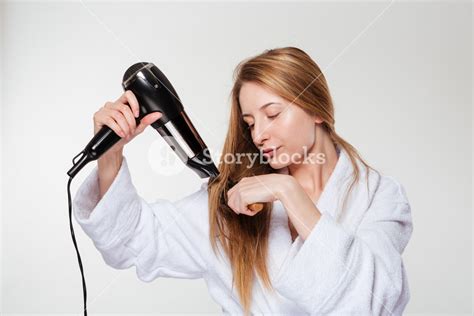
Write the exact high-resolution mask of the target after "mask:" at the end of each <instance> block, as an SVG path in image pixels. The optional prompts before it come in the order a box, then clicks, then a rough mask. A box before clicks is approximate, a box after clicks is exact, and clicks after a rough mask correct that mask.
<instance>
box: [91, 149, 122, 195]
mask: <svg viewBox="0 0 474 316" xmlns="http://www.w3.org/2000/svg"><path fill="white" fill-rule="evenodd" d="M122 160H123V153H122V151H118V152H116V153H106V154H104V155H102V156H101V157H100V158H99V159H98V161H97V165H98V169H99V189H100V198H102V197H103V196H104V194H105V193H106V192H107V190H108V189H109V187H110V185H111V184H112V182H113V181H114V179H115V177H116V176H117V174H118V172H119V170H120V166H121V165H122Z"/></svg>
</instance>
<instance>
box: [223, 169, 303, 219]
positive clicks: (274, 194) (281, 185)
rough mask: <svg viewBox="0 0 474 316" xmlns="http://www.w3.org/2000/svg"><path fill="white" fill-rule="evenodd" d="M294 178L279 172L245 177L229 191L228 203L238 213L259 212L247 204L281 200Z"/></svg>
mask: <svg viewBox="0 0 474 316" xmlns="http://www.w3.org/2000/svg"><path fill="white" fill-rule="evenodd" d="M293 180H294V178H293V177H291V176H290V175H286V174H279V173H271V174H264V175H259V176H252V177H244V178H242V179H241V180H240V181H239V182H238V183H237V184H236V185H234V186H233V187H232V188H231V189H230V190H229V191H228V192H227V204H228V205H229V207H230V208H231V209H232V210H233V211H234V212H235V213H237V214H245V215H248V216H253V215H255V214H257V213H258V212H255V211H252V210H250V209H249V208H248V207H247V205H249V204H254V203H259V202H260V203H265V202H273V201H275V200H279V199H280V198H281V194H282V192H284V190H285V188H286V187H288V185H289V184H291V183H292V181H293Z"/></svg>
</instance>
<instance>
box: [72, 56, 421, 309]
mask: <svg viewBox="0 0 474 316" xmlns="http://www.w3.org/2000/svg"><path fill="white" fill-rule="evenodd" d="M137 110H138V102H137V100H136V98H135V97H134V96H133V94H132V93H131V92H126V93H124V95H122V97H121V98H120V99H118V100H117V101H116V102H114V103H111V102H109V103H107V104H106V105H105V106H104V107H103V108H102V109H101V110H99V111H98V112H97V113H96V114H95V116H94V122H95V131H96V132H97V131H98V130H99V129H100V128H101V127H102V126H103V125H108V126H109V127H111V128H112V129H113V130H114V131H116V132H117V133H118V134H120V133H121V132H123V134H122V135H123V136H124V138H123V139H122V140H121V142H119V143H118V145H116V146H115V147H114V148H113V149H111V150H109V152H107V153H106V154H105V155H104V156H103V157H101V159H99V161H98V167H97V168H95V169H94V170H93V171H92V174H91V175H89V177H88V178H87V179H86V180H85V182H84V183H83V184H82V185H81V187H80V188H79V190H78V192H77V194H76V197H75V199H74V204H75V217H76V220H77V221H78V222H79V223H80V225H81V227H82V228H83V229H84V231H85V232H86V233H87V235H88V236H89V237H90V238H92V239H93V240H94V244H95V246H96V247H97V249H98V250H99V251H100V252H101V254H102V256H103V258H104V260H105V262H106V263H107V264H108V265H110V266H112V267H114V268H117V269H124V268H128V267H131V266H135V267H136V271H137V275H138V277H139V278H140V279H141V280H143V281H146V282H150V281H152V280H154V279H155V278H157V277H175V278H189V279H192V278H204V279H205V280H206V283H207V285H208V288H209V293H210V295H211V296H212V297H213V298H214V300H215V301H216V302H217V303H218V304H220V305H221V306H222V309H223V312H225V313H231V314H241V313H246V314H248V313H254V314H259V313H270V314H288V315H295V314H314V315H354V314H357V315H401V314H402V312H403V310H404V309H405V306H406V304H407V302H408V300H409V296H410V294H409V288H408V283H407V276H406V271H405V267H404V264H403V261H402V253H403V251H404V249H405V247H406V245H407V243H408V241H409V239H410V237H411V234H412V230H413V226H412V220H411V213H410V212H411V211H410V205H409V202H408V199H407V196H406V193H405V190H404V189H403V187H402V186H401V185H400V184H399V183H398V182H397V181H396V180H394V179H393V178H391V177H388V176H383V175H381V174H380V173H379V172H377V171H375V170H374V169H372V168H371V167H369V166H368V165H367V163H365V162H364V160H363V159H362V158H361V157H360V155H359V154H358V153H357V150H356V149H355V148H354V147H353V146H351V145H350V144H349V143H347V142H346V141H345V140H343V139H342V138H341V137H340V136H339V135H338V134H337V133H336V132H335V127H334V123H335V120H334V107H333V103H332V100H331V96H330V93H329V89H328V85H327V83H326V80H325V78H324V76H323V74H322V72H321V70H320V69H319V67H318V66H317V64H316V63H315V62H314V61H313V60H312V59H311V58H310V57H309V56H308V55H307V54H306V53H305V52H303V51H302V50H300V49H298V48H294V47H286V48H279V49H273V50H267V51H265V52H263V53H262V54H260V55H258V56H254V57H252V58H249V59H247V60H244V61H243V62H241V63H240V64H239V65H238V67H237V69H236V71H235V83H234V87H233V89H232V102H231V116H230V124H229V130H228V133H227V136H226V140H225V144H224V148H223V153H222V156H221V161H220V164H219V171H220V175H219V176H218V177H217V178H215V179H213V180H212V181H208V182H207V183H204V184H203V185H202V186H201V189H200V190H198V191H196V192H195V193H193V194H191V195H189V196H187V197H184V198H183V199H181V200H179V201H176V202H171V201H169V200H166V199H158V200H156V201H155V202H154V203H148V202H147V201H145V200H143V199H142V198H141V197H140V196H139V195H138V194H137V192H136V189H135V187H134V186H133V184H132V182H131V178H130V173H129V170H128V166H127V161H126V158H125V157H123V155H122V150H123V146H124V145H125V144H126V143H128V142H129V141H130V140H131V139H132V138H133V137H135V136H136V135H138V134H139V133H141V132H142V131H143V130H144V129H145V128H146V126H148V125H149V124H151V123H152V122H153V121H155V120H156V119H159V117H160V114H150V115H148V116H147V117H145V118H144V119H143V120H142V122H141V124H140V125H139V126H138V127H136V126H135V125H134V124H135V123H134V122H135V120H134V118H133V114H132V112H135V116H136V114H137V113H136V111H137ZM127 135H128V136H127ZM241 153H246V154H245V155H240V156H239V160H238V161H237V162H236V161H235V160H233V162H232V163H228V162H227V161H228V159H227V158H228V157H229V156H232V157H234V156H237V155H238V154H241ZM251 154H256V155H259V154H263V157H264V158H265V159H253V158H252V157H254V156H252V155H251ZM229 183H236V184H235V185H233V186H230V185H229ZM257 202H260V203H263V204H264V207H263V209H262V210H260V211H252V210H251V209H250V208H249V207H248V206H249V205H250V204H253V203H257Z"/></svg>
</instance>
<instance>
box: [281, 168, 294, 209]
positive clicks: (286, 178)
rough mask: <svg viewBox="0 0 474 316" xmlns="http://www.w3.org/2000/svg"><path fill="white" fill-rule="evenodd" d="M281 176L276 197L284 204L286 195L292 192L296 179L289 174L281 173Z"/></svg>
mask: <svg viewBox="0 0 474 316" xmlns="http://www.w3.org/2000/svg"><path fill="white" fill-rule="evenodd" d="M281 176H282V177H283V179H282V181H280V186H279V188H278V190H277V197H278V199H279V200H280V201H281V202H282V203H283V204H285V202H286V200H287V198H288V196H291V194H292V193H293V192H294V189H295V185H296V179H295V178H294V177H292V176H290V175H281Z"/></svg>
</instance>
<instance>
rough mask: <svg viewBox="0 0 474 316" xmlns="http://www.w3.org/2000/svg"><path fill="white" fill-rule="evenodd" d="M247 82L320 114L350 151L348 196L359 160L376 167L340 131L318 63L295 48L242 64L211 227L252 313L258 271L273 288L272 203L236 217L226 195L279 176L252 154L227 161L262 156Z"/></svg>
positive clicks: (212, 186) (215, 184) (214, 189)
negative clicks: (242, 98) (246, 100)
mask: <svg viewBox="0 0 474 316" xmlns="http://www.w3.org/2000/svg"><path fill="white" fill-rule="evenodd" d="M245 82H255V83H258V84H260V85H262V86H264V87H267V88H269V89H270V90H272V91H273V92H275V93H276V94H278V95H279V96H281V97H282V98H284V99H285V100H288V101H289V102H293V103H294V104H295V105H297V106H299V107H301V108H302V109H304V110H305V111H306V112H307V113H309V114H311V115H314V114H316V115H318V116H319V117H320V118H321V119H322V120H323V123H321V125H322V127H323V128H324V129H325V131H327V133H328V135H329V136H330V138H331V140H332V142H333V143H334V145H339V146H340V147H342V148H343V149H345V150H346V152H347V153H348V156H349V157H350V160H351V164H352V165H353V167H354V173H353V181H352V183H351V185H350V187H349V189H348V191H347V194H346V198H347V195H348V194H349V192H350V191H351V190H352V187H353V186H354V184H355V183H356V182H357V181H358V180H359V175H360V170H359V168H358V166H357V160H359V161H360V162H362V163H363V165H364V166H365V167H366V168H371V167H370V166H369V165H368V164H367V163H366V162H365V161H364V160H363V159H362V158H361V156H360V155H359V153H358V152H357V150H356V149H355V148H354V147H353V146H352V145H351V144H349V143H348V142H346V141H345V140H344V139H342V138H341V137H340V136H339V135H338V134H337V133H336V131H335V127H334V123H335V119H334V106H333V101H332V99H331V95H330V93H329V88H328V85H327V83H326V79H325V77H324V75H323V73H322V72H321V70H320V69H319V67H318V65H317V64H316V63H315V62H314V61H313V60H312V59H311V58H310V57H309V56H308V55H307V54H306V53H305V52H304V51H302V50H301V49H299V48H295V47H284V48H276V49H270V50H266V51H264V52H263V53H261V54H259V55H257V56H254V57H251V58H248V59H246V60H243V61H242V62H240V63H239V64H238V65H237V67H236V69H235V71H234V86H233V88H232V91H231V95H230V97H231V109H230V119H229V129H228V131H227V136H226V139H225V143H224V147H223V150H222V156H221V158H220V161H219V167H218V169H219V172H220V174H219V176H218V177H216V178H214V179H212V181H210V182H209V185H208V193H209V194H208V196H209V224H210V242H211V245H212V249H213V251H214V253H216V249H217V242H218V241H219V242H220V244H221V245H222V247H223V249H224V251H225V253H226V255H227V256H228V259H229V261H230V264H231V268H232V273H233V282H232V286H234V284H235V285H236V288H237V291H238V294H239V297H240V301H241V304H242V306H243V309H244V311H245V313H246V314H247V313H248V311H249V310H250V304H251V295H252V284H253V282H254V279H255V272H256V273H257V274H258V276H259V277H260V279H261V280H262V282H263V284H264V286H265V287H266V288H267V289H271V290H273V288H272V285H271V281H270V277H269V274H268V271H267V261H266V259H267V252H268V235H269V229H270V218H271V212H272V203H265V204H264V208H263V210H262V211H260V212H259V213H257V214H256V215H254V216H244V215H237V214H236V213H234V212H233V211H232V210H231V209H230V208H229V207H228V205H227V191H228V189H229V188H230V187H231V184H235V183H237V182H238V181H239V180H240V179H242V178H243V177H249V176H253V175H261V174H268V173H274V172H276V170H275V169H273V168H271V167H270V166H269V164H268V163H264V164H261V163H259V162H258V160H259V159H256V161H255V162H254V163H253V164H251V163H250V160H249V158H248V156H247V155H242V156H241V157H242V160H241V161H242V163H240V164H229V163H226V162H225V161H224V160H223V158H222V157H223V156H226V155H228V154H229V155H234V156H233V157H235V155H236V154H238V153H255V154H258V149H257V147H256V146H255V145H254V143H253V141H252V137H251V135H250V131H249V130H248V128H247V127H246V124H245V122H244V121H243V119H242V113H241V109H240V104H239V93H240V89H241V87H242V85H243V83H245ZM249 166H251V167H249ZM367 176H368V172H367ZM344 204H345V201H344ZM343 208H344V207H343Z"/></svg>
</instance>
